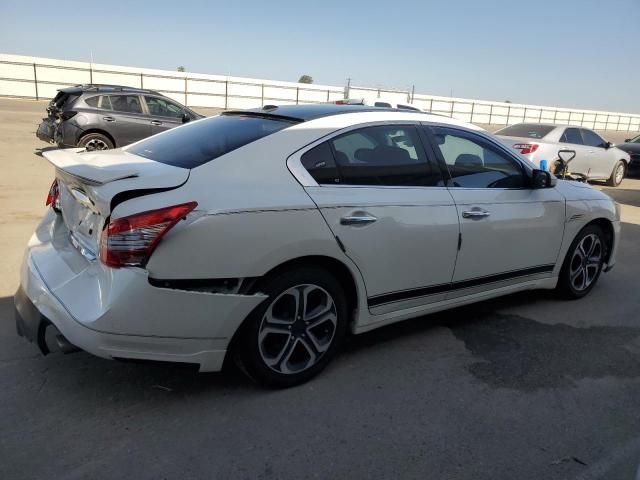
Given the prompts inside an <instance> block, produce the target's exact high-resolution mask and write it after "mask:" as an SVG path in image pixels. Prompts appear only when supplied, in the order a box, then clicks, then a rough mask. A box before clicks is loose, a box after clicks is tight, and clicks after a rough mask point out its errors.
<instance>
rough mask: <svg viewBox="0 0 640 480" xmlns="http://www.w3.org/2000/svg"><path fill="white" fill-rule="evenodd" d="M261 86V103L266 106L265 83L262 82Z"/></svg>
mask: <svg viewBox="0 0 640 480" xmlns="http://www.w3.org/2000/svg"><path fill="white" fill-rule="evenodd" d="M260 87H261V88H260V102H261V104H260V105H261V106H263V107H264V83H262V84H261V85H260Z"/></svg>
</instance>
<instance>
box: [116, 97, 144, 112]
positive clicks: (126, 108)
mask: <svg viewBox="0 0 640 480" xmlns="http://www.w3.org/2000/svg"><path fill="white" fill-rule="evenodd" d="M110 98H111V106H112V107H113V110H115V111H116V112H125V113H142V106H141V105H140V97H138V95H111V96H110Z"/></svg>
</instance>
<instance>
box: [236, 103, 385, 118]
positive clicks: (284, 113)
mask: <svg viewBox="0 0 640 480" xmlns="http://www.w3.org/2000/svg"><path fill="white" fill-rule="evenodd" d="M380 111H387V112H397V110H396V109H394V108H381V107H368V106H365V105H336V104H333V103H316V104H308V105H265V106H264V107H262V108H252V109H249V110H231V111H227V112H224V115H242V114H244V115H246V114H254V115H264V116H273V117H280V118H289V119H291V120H296V121H298V122H306V121H309V120H314V119H316V118H322V117H328V116H331V115H339V114H342V113H358V112H380Z"/></svg>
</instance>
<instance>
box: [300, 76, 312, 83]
mask: <svg viewBox="0 0 640 480" xmlns="http://www.w3.org/2000/svg"><path fill="white" fill-rule="evenodd" d="M298 83H313V77H312V76H311V75H302V76H301V77H300V78H299V79H298Z"/></svg>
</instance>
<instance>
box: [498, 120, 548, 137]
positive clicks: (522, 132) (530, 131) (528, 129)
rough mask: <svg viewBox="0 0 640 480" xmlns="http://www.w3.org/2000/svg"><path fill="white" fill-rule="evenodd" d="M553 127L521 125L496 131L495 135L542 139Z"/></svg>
mask: <svg viewBox="0 0 640 480" xmlns="http://www.w3.org/2000/svg"><path fill="white" fill-rule="evenodd" d="M554 128H556V127H554V126H550V125H534V124H530V123H521V124H519V125H512V126H510V127H507V128H503V129H502V130H498V131H497V132H496V135H504V136H505V137H526V138H538V139H540V138H544V137H545V136H546V135H547V134H548V133H549V132H550V131H551V130H553V129H554Z"/></svg>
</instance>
